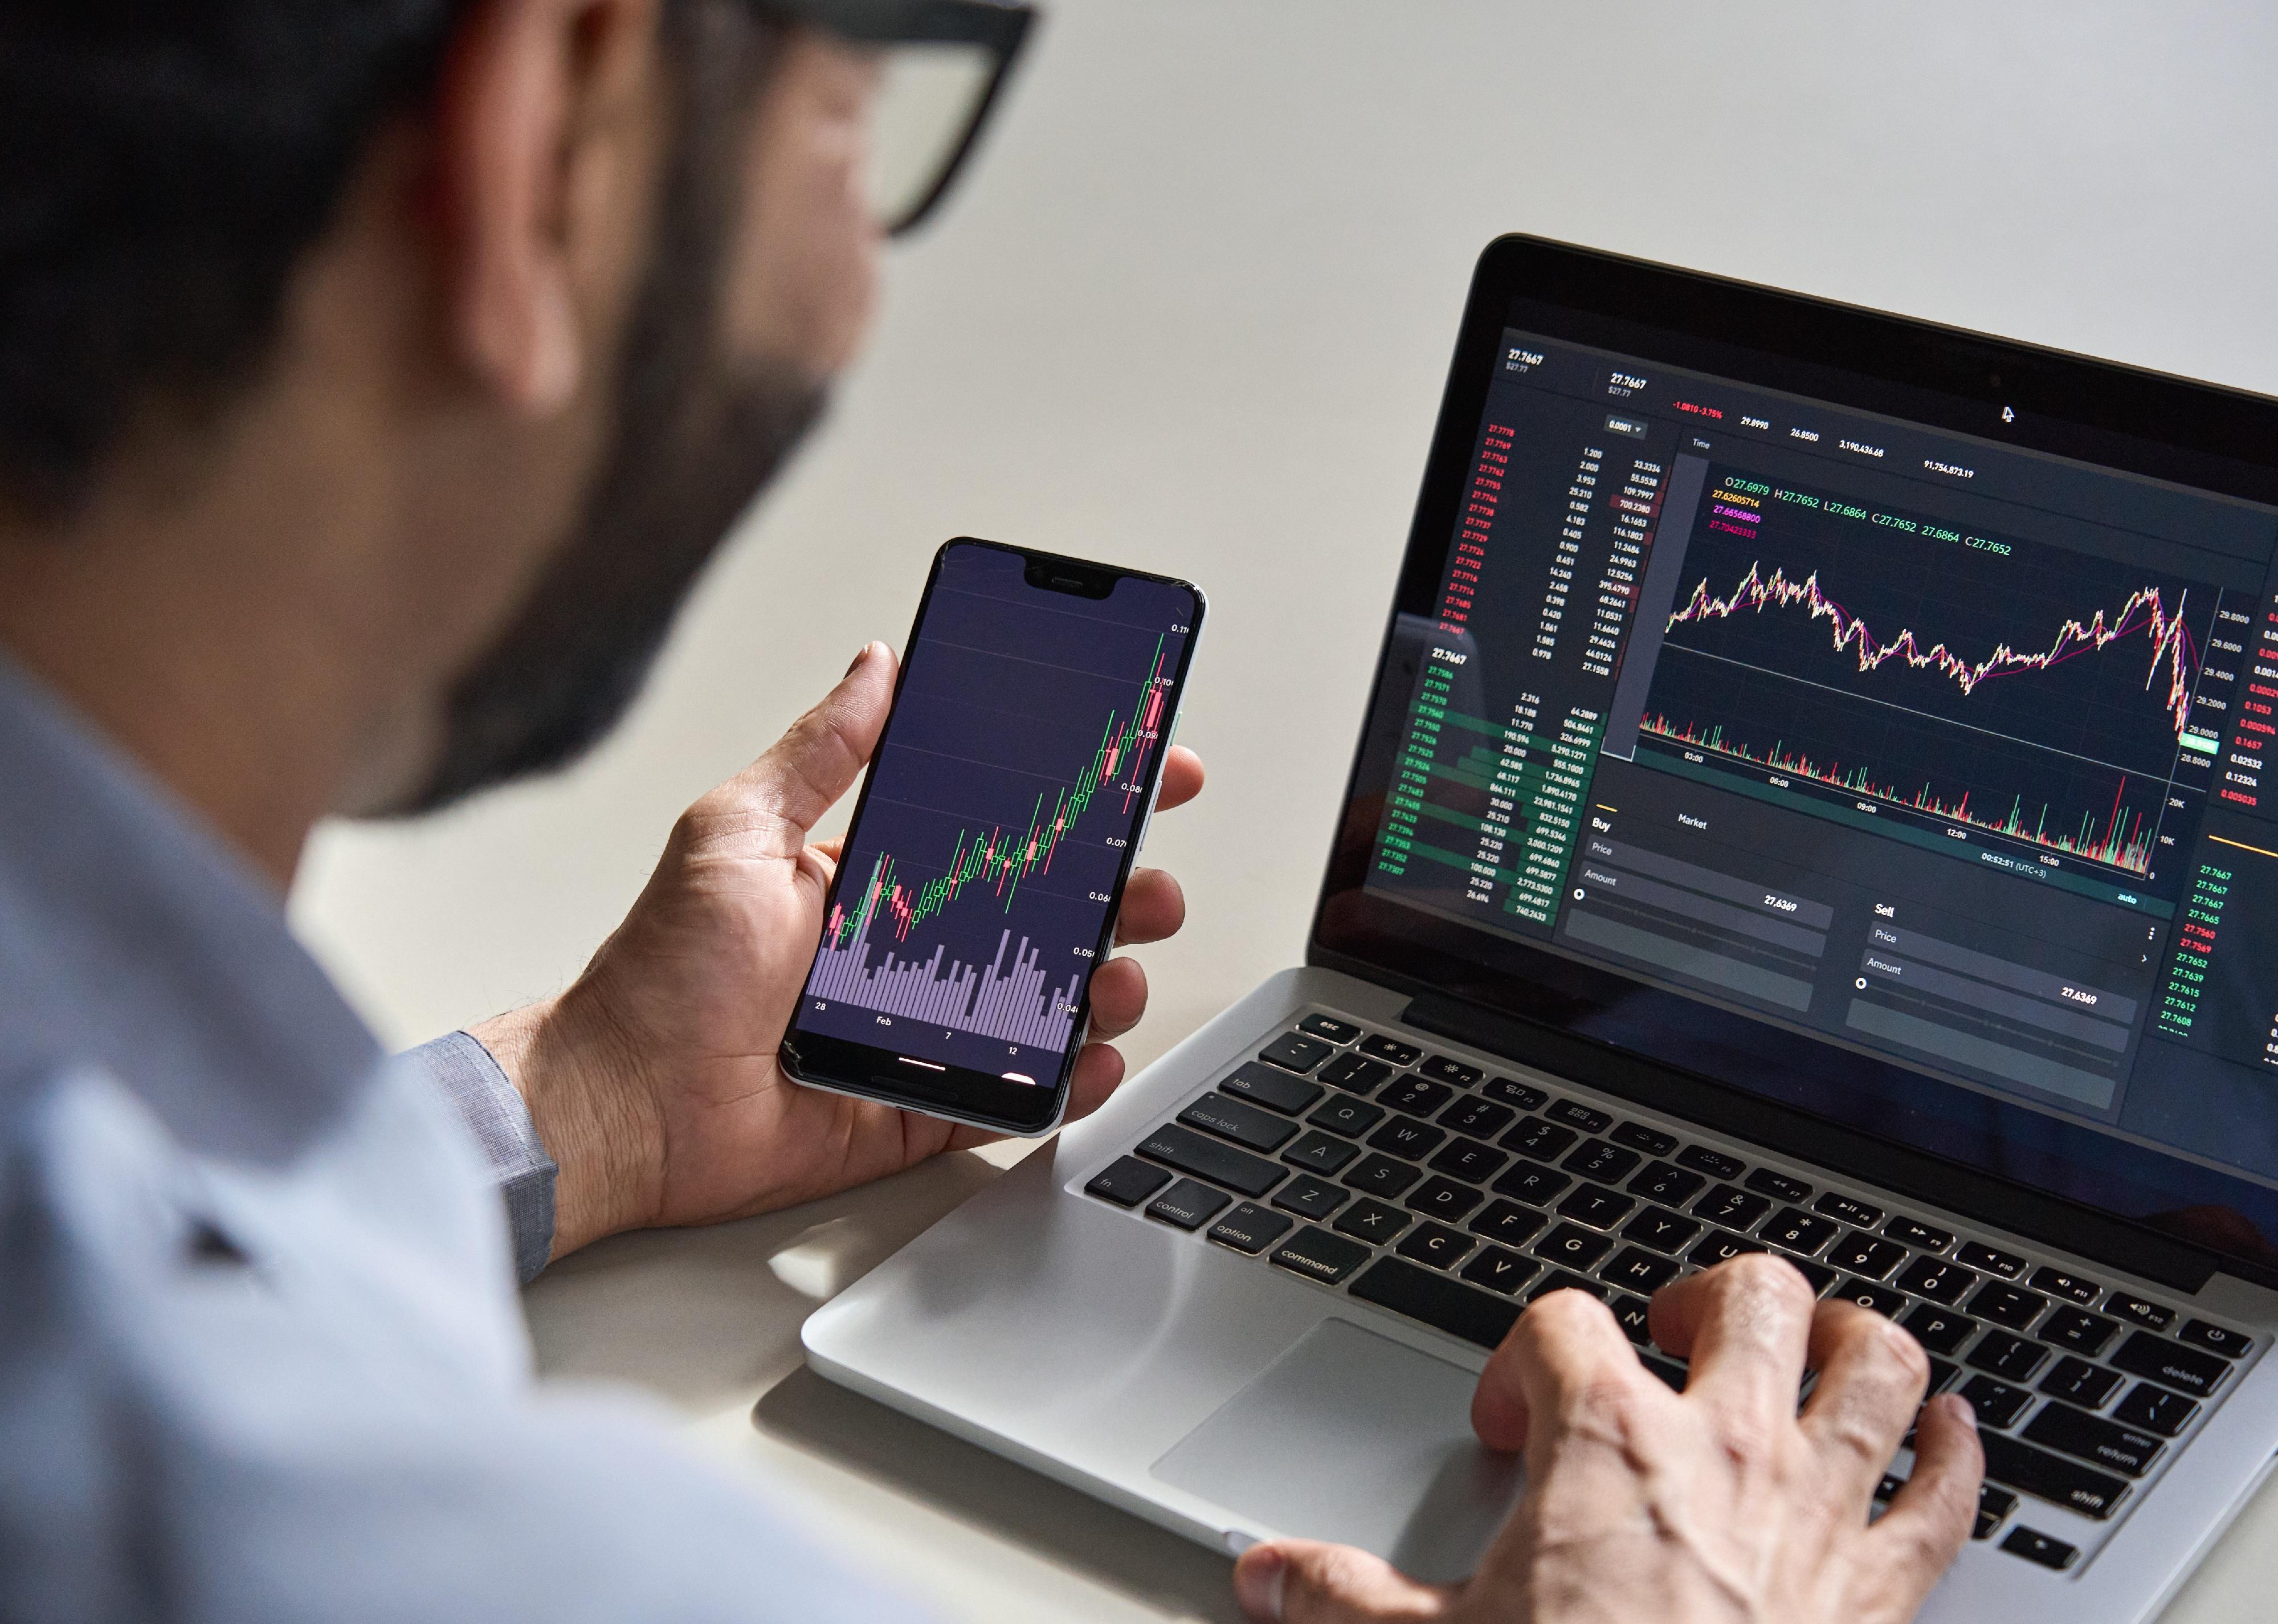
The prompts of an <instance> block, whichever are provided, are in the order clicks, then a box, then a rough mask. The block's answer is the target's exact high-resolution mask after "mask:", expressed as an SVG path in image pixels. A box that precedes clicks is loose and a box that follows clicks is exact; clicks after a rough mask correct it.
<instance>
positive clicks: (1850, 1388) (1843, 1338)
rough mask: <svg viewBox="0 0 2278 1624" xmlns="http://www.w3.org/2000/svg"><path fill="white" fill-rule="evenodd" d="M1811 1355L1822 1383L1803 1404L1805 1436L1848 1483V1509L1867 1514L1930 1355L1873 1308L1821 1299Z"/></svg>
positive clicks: (1910, 1415) (1916, 1401) (1926, 1374)
mask: <svg viewBox="0 0 2278 1624" xmlns="http://www.w3.org/2000/svg"><path fill="white" fill-rule="evenodd" d="M1810 1360H1811V1366H1812V1368H1813V1369H1815V1370H1816V1371H1818V1372H1819V1385H1818V1386H1817V1387H1816V1388H1814V1389H1813V1390H1812V1394H1811V1402H1810V1403H1809V1404H1808V1405H1807V1406H1804V1412H1803V1419H1802V1423H1801V1424H1802V1427H1803V1431H1804V1436H1806V1437H1808V1438H1809V1439H1810V1440H1811V1441H1812V1442H1813V1443H1814V1444H1816V1445H1817V1446H1818V1447H1819V1450H1820V1452H1821V1454H1822V1455H1823V1457H1824V1458H1825V1459H1826V1460H1827V1464H1828V1465H1829V1466H1830V1467H1831V1468H1833V1470H1834V1471H1835V1473H1836V1475H1837V1477H1838V1481H1840V1482H1843V1483H1845V1484H1846V1486H1847V1488H1848V1490H1849V1491H1850V1492H1849V1495H1848V1497H1847V1498H1848V1499H1849V1500H1850V1501H1851V1502H1852V1504H1849V1505H1846V1506H1844V1507H1843V1508H1842V1509H1843V1512H1844V1514H1845V1515H1846V1517H1848V1516H1849V1515H1851V1514H1852V1513H1854V1512H1855V1513H1858V1514H1859V1515H1861V1516H1863V1515H1865V1513H1866V1510H1867V1507H1868V1505H1869V1503H1870V1502H1871V1501H1872V1499H1873V1498H1874V1493H1875V1485H1876V1484H1877V1483H1878V1482H1881V1481H1882V1477H1883V1474H1884V1473H1885V1472H1887V1471H1889V1470H1890V1469H1891V1457H1892V1456H1893V1455H1895V1454H1897V1453H1898V1452H1899V1444H1900V1442H1901V1441H1902V1440H1903V1439H1904V1438H1905V1437H1906V1436H1907V1422H1908V1421H1912V1420H1913V1419H1914V1413H1915V1407H1916V1406H1919V1405H1920V1404H1921V1403H1922V1396H1923V1388H1924V1387H1925V1386H1926V1385H1927V1384H1928V1383H1929V1381H1930V1356H1929V1355H1928V1354H1926V1353H1924V1352H1923V1350H1922V1344H1920V1343H1918V1342H1916V1341H1915V1339H1914V1337H1911V1336H1909V1335H1908V1334H1907V1332H1905V1331H1904V1330H1901V1329H1900V1328H1899V1327H1898V1326H1896V1325H1894V1324H1892V1322H1891V1321H1888V1320H1886V1319H1884V1317H1883V1316H1882V1315H1881V1314H1877V1313H1876V1312H1875V1311H1874V1310H1872V1309H1871V1308H1861V1306H1859V1305H1858V1304H1856V1303H1822V1304H1820V1305H1819V1311H1818V1313H1817V1314H1815V1315H1814V1316H1813V1318H1812V1323H1811V1353H1810Z"/></svg>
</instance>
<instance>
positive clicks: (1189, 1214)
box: [1147, 1178, 1234, 1229]
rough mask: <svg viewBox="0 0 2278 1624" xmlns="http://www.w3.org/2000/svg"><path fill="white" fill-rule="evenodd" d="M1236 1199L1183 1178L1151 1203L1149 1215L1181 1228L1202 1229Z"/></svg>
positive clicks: (1223, 1192) (1149, 1203)
mask: <svg viewBox="0 0 2278 1624" xmlns="http://www.w3.org/2000/svg"><path fill="white" fill-rule="evenodd" d="M1232 1199H1234V1198H1233V1197H1232V1196H1229V1195H1227V1193H1226V1192H1225V1191H1221V1190H1213V1189H1212V1188H1211V1187H1210V1186H1209V1185H1208V1184H1198V1183H1196V1181H1195V1180H1193V1179H1191V1178H1182V1179H1181V1180H1180V1181H1179V1182H1178V1183H1177V1184H1173V1185H1172V1186H1171V1187H1170V1188H1169V1189H1168V1190H1166V1191H1163V1193H1162V1194H1160V1195H1158V1196H1157V1197H1156V1198H1155V1199H1153V1200H1151V1201H1150V1202H1148V1203H1147V1216H1149V1217H1150V1218H1160V1219H1161V1220H1162V1221H1163V1222H1165V1223H1167V1224H1172V1225H1175V1226H1176V1227H1177V1228H1179V1229H1199V1228H1201V1227H1202V1226H1203V1225H1204V1224H1206V1223H1208V1222H1210V1221H1211V1220H1212V1218H1215V1217H1216V1216H1218V1214H1219V1213H1221V1212H1223V1211H1225V1210H1226V1204H1227V1202H1228V1201H1230V1200H1232Z"/></svg>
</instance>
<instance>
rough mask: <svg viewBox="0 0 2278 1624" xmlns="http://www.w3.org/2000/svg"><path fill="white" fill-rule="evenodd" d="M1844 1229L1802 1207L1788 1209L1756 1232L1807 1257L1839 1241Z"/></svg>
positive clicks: (1783, 1208)
mask: <svg viewBox="0 0 2278 1624" xmlns="http://www.w3.org/2000/svg"><path fill="white" fill-rule="evenodd" d="M1840 1228H1841V1226H1840V1225H1839V1224H1838V1223H1837V1222H1835V1221H1834V1220H1833V1219H1831V1218H1815V1217H1813V1216H1812V1215H1811V1214H1809V1213H1807V1212H1805V1211H1803V1210H1802V1209H1801V1208H1800V1207H1782V1208H1781V1209H1780V1210H1779V1211H1778V1212H1777V1213H1775V1214H1772V1216H1771V1221H1770V1222H1768V1223H1766V1224H1765V1225H1764V1227H1763V1228H1762V1229H1758V1230H1757V1231H1756V1235H1757V1237H1758V1238H1759V1239H1762V1240H1768V1241H1770V1243H1771V1244H1772V1245H1775V1246H1781V1247H1785V1248H1786V1249H1787V1250H1788V1251H1790V1252H1801V1253H1803V1254H1804V1256H1806V1257H1809V1256H1810V1255H1811V1254H1812V1253H1813V1252H1817V1251H1818V1250H1819V1249H1820V1248H1821V1247H1822V1246H1824V1245H1827V1243H1828V1242H1829V1241H1831V1240H1833V1239H1834V1238H1835V1236H1836V1232H1837V1230H1838V1229H1840Z"/></svg>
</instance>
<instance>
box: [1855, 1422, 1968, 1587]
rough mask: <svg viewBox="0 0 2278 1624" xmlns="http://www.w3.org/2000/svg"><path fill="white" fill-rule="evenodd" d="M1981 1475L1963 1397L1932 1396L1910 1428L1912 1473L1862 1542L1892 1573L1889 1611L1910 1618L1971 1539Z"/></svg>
mask: <svg viewBox="0 0 2278 1624" xmlns="http://www.w3.org/2000/svg"><path fill="white" fill-rule="evenodd" d="M1984 1476H1985V1452H1984V1449H1983V1448H1982V1447H1981V1446H1980V1445H1979V1444H1978V1442H1977V1417H1976V1413H1975V1412H1973V1411H1972V1410H1971V1409H1970V1407H1969V1402H1968V1400H1967V1399H1965V1398H1961V1397H1960V1396H1959V1395H1957V1394H1953V1393H1948V1394H1946V1395H1945V1396H1944V1397H1942V1398H1933V1399H1931V1400H1930V1403H1929V1404H1928V1405H1927V1406H1924V1408H1923V1413H1922V1421H1921V1422H1920V1423H1919V1424H1918V1425H1917V1426H1916V1427H1915V1469H1914V1474H1913V1475H1912V1476H1910V1477H1908V1478H1907V1486H1906V1487H1905V1488H1903V1489H1901V1490H1899V1492H1898V1493H1897V1494H1896V1495H1895V1496H1894V1497H1892V1500H1891V1506H1890V1509H1889V1510H1888V1511H1886V1512H1884V1513H1883V1516H1882V1519H1881V1521H1878V1522H1877V1523H1876V1524H1875V1526H1874V1527H1873V1528H1869V1530H1868V1531H1867V1544H1868V1548H1869V1550H1872V1551H1878V1552H1879V1553H1880V1555H1881V1558H1882V1571H1883V1572H1884V1574H1888V1575H1890V1578H1889V1587H1890V1589H1889V1590H1888V1592H1886V1595H1887V1597H1888V1599H1889V1600H1890V1601H1892V1603H1893V1604H1895V1605H1892V1608H1891V1616H1892V1617H1893V1618H1912V1617H1913V1616H1914V1614H1915V1609H1917V1608H1919V1607H1920V1606H1921V1605H1922V1604H1923V1597H1926V1596H1928V1595H1929V1594H1930V1586H1931V1585H1933V1584H1935V1583H1937V1582H1938V1575H1939V1574H1943V1573H1944V1572H1945V1570H1946V1569H1947V1567H1951V1566H1952V1565H1953V1559H1954V1558H1955V1557H1956V1556H1958V1555H1959V1554H1961V1548H1962V1546H1964V1545H1966V1544H1968V1543H1969V1531H1970V1529H1971V1528H1972V1527H1974V1526H1975V1525H1976V1521H1977V1486H1978V1484H1979V1483H1981V1482H1984Z"/></svg>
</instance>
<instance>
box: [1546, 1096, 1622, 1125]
mask: <svg viewBox="0 0 2278 1624" xmlns="http://www.w3.org/2000/svg"><path fill="white" fill-rule="evenodd" d="M1543 1115H1545V1116H1547V1117H1548V1118H1549V1119H1550V1120H1551V1121H1552V1122H1563V1123H1565V1124H1566V1125H1567V1126H1568V1127H1569V1128H1579V1129H1580V1130H1582V1131H1583V1132H1584V1133H1603V1132H1605V1130H1607V1129H1609V1128H1610V1127H1612V1126H1613V1125H1614V1119H1613V1118H1612V1116H1610V1115H1608V1114H1607V1113H1606V1112H1603V1111H1601V1110H1598V1109H1596V1108H1595V1107H1591V1106H1586V1105H1584V1104H1583V1103H1582V1102H1581V1101H1580V1100H1579V1099H1562V1100H1560V1101H1559V1102H1558V1103H1557V1104H1556V1105H1554V1106H1552V1107H1550V1108H1549V1109H1548V1111H1545V1112H1544V1113H1543Z"/></svg>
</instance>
